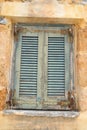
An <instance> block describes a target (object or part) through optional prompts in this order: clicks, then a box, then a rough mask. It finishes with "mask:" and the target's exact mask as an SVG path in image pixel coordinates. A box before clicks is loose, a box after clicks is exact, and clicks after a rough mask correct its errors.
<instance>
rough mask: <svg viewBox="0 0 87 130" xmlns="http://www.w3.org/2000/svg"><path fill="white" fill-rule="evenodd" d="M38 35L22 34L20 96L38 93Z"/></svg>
mask: <svg viewBox="0 0 87 130" xmlns="http://www.w3.org/2000/svg"><path fill="white" fill-rule="evenodd" d="M37 68H38V36H22V46H21V66H20V86H19V96H36V95H37Z"/></svg>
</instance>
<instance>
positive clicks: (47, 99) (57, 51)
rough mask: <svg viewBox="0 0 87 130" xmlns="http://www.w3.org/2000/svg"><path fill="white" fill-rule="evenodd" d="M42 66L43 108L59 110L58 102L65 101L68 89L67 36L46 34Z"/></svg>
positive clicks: (68, 59) (68, 44)
mask: <svg viewBox="0 0 87 130" xmlns="http://www.w3.org/2000/svg"><path fill="white" fill-rule="evenodd" d="M45 37H46V39H45V49H44V54H45V64H44V66H45V67H44V68H45V69H44V71H45V72H44V73H45V77H44V80H45V81H44V108H46V109H66V108H61V106H60V105H58V104H59V102H61V101H63V100H66V101H67V100H68V99H67V94H68V91H69V89H70V43H68V36H67V35H63V34H55V33H46V35H45Z"/></svg>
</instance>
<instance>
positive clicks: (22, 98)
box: [15, 27, 71, 109]
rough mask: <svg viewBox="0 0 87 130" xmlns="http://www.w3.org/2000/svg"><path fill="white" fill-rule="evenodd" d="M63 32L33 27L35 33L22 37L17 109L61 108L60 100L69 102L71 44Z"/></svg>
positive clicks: (16, 85) (18, 59)
mask: <svg viewBox="0 0 87 130" xmlns="http://www.w3.org/2000/svg"><path fill="white" fill-rule="evenodd" d="M37 29H38V30H39V31H38V30H37ZM53 29H54V31H53V32H52V30H53ZM60 29H61V27H60V28H57V29H56V28H54V27H52V28H51V27H48V28H47V27H46V28H44V27H37V28H36V27H33V28H32V27H31V28H30V30H32V31H28V29H27V32H22V33H21V34H19V41H18V44H17V49H16V63H15V72H16V73H15V88H16V94H15V97H16V106H17V108H24V109H61V108H60V105H58V103H59V101H62V100H67V92H68V91H69V90H70V46H71V45H70V43H68V37H67V36H68V35H67V34H65V35H64V34H61V33H60V32H61V31H60ZM55 30H56V33H55ZM63 109H65V108H63Z"/></svg>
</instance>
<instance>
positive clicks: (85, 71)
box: [77, 27, 87, 110]
mask: <svg viewBox="0 0 87 130" xmlns="http://www.w3.org/2000/svg"><path fill="white" fill-rule="evenodd" d="M77 51H78V58H77V62H78V63H77V70H78V87H79V90H80V91H79V103H80V108H81V110H87V100H86V99H87V27H86V28H85V29H79V30H78V44H77Z"/></svg>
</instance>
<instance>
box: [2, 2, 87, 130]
mask: <svg viewBox="0 0 87 130" xmlns="http://www.w3.org/2000/svg"><path fill="white" fill-rule="evenodd" d="M3 1H4V0H3ZM35 1H36V0H35ZM40 1H41V2H42V3H44V8H43V10H44V9H46V7H47V6H46V1H45V2H44V1H43V0H40ZM62 1H63V0H62ZM66 1H67V2H68V3H70V4H65V5H58V7H61V9H63V10H62V12H61V11H60V12H61V13H60V12H59V8H58V7H57V5H55V4H56V0H54V1H53V0H52V2H53V4H52V3H51V5H52V8H48V9H47V10H45V12H44V13H43V12H40V10H39V9H41V8H40V7H42V5H41V4H42V3H40V6H39V5H38V8H39V9H37V8H35V9H33V8H34V7H36V5H37V4H36V5H35V3H33V5H32V6H31V8H29V7H28V4H29V3H28V4H27V3H26V4H21V3H19V4H18V5H17V3H15V2H14V6H12V3H10V4H9V3H8V4H7V5H8V6H6V4H4V5H3V8H0V15H1V16H6V20H7V23H6V24H5V25H3V24H0V110H4V109H5V108H6V101H7V98H8V97H7V95H8V93H9V90H10V87H11V84H10V82H11V67H12V54H13V39H12V24H13V23H15V22H17V21H18V22H21V21H22V22H26V21H27V22H29V23H31V22H33V23H35V22H36V23H44V20H45V22H47V23H53V22H54V23H65V24H67V23H68V24H70V23H72V24H74V25H75V26H76V35H75V37H76V46H77V47H76V51H77V52H76V64H77V70H76V95H77V99H78V105H79V112H80V115H79V116H78V117H76V118H73V119H72V118H65V117H64V118H63V117H54V118H53V117H29V116H20V115H19V116H18V115H16V114H15V115H5V114H2V112H0V130H87V23H86V22H87V13H85V12H86V11H87V6H86V5H82V6H81V5H79V7H78V5H75V2H78V0H77V1H75V2H74V5H73V4H71V3H72V1H71V0H66ZM66 1H65V2H66ZM17 2H18V1H17ZM36 3H37V1H36ZM0 5H1V6H2V3H0ZM26 5H27V6H26ZM21 6H22V8H21V9H20V8H19V7H21ZM9 7H10V9H11V10H10V9H9ZM13 7H14V8H13ZM55 7H56V9H55ZM65 7H66V8H65ZM32 10H33V11H32ZM17 11H19V12H17ZM29 11H30V13H29ZM57 11H58V12H57ZM65 11H66V13H64V12H65ZM38 12H40V13H39V14H38ZM25 15H26V17H25ZM31 16H32V17H33V18H32V17H31ZM36 16H38V17H39V18H38V17H36ZM42 16H44V20H43V19H41V17H42ZM58 16H59V17H58ZM29 17H30V18H29ZM45 17H46V18H45ZM42 18H43V17H42ZM19 114H20V113H19Z"/></svg>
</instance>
